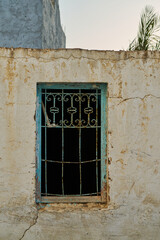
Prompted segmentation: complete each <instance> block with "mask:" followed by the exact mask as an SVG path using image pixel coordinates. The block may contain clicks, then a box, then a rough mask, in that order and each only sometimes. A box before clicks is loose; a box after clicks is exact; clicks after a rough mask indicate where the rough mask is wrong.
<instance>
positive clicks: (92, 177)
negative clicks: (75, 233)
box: [36, 83, 107, 203]
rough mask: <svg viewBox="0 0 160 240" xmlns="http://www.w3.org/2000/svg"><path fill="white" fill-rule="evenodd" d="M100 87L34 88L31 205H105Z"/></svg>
mask: <svg viewBox="0 0 160 240" xmlns="http://www.w3.org/2000/svg"><path fill="white" fill-rule="evenodd" d="M106 93H107V86H106V84H44V83H39V84H38V85H37V110H36V124H37V129H36V133H37V147H36V155H37V173H36V180H37V183H36V184H37V191H36V201H37V202H44V203H48V202H106V194H107V193H106V132H107V131H106V129H107V122H106V106H107V102H106V97H107V94H106Z"/></svg>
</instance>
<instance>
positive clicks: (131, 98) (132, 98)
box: [110, 94, 160, 105]
mask: <svg viewBox="0 0 160 240" xmlns="http://www.w3.org/2000/svg"><path fill="white" fill-rule="evenodd" d="M147 97H154V98H158V99H160V97H159V96H155V95H153V94H147V95H145V96H144V97H130V98H125V99H123V98H120V97H117V98H120V99H123V100H122V101H121V102H119V103H118V104H117V105H120V104H121V103H123V102H126V101H129V100H134V99H139V100H141V101H143V100H144V99H145V98H147ZM110 98H112V97H110Z"/></svg>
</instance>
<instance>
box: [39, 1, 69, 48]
mask: <svg viewBox="0 0 160 240" xmlns="http://www.w3.org/2000/svg"><path fill="white" fill-rule="evenodd" d="M65 46H66V37H65V34H64V32H63V30H62V27H61V22H60V11H59V4H58V0H56V1H53V0H52V1H51V0H43V30H42V48H65Z"/></svg>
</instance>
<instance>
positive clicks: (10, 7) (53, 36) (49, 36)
mask: <svg viewBox="0 0 160 240" xmlns="http://www.w3.org/2000/svg"><path fill="white" fill-rule="evenodd" d="M52 2H53V1H52ZM44 35H45V36H44ZM65 41H66V40H65V34H64V32H63V30H62V27H61V23H60V13H59V5H58V1H57V0H56V1H55V2H54V7H53V4H52V3H51V0H34V1H33V0H27V1H26V0H20V1H19V0H18V1H17V0H14V1H13V0H0V46H1V47H23V48H40V49H41V48H64V47H65Z"/></svg>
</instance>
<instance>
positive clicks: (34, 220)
mask: <svg viewBox="0 0 160 240" xmlns="http://www.w3.org/2000/svg"><path fill="white" fill-rule="evenodd" d="M37 221H38V211H37V216H36V217H35V219H33V223H32V224H31V225H30V226H29V227H28V228H27V229H26V230H25V231H24V233H23V235H22V237H21V238H20V239H19V240H22V239H23V238H24V237H25V235H26V233H27V232H28V231H29V230H30V229H31V228H32V227H33V226H35V225H36V224H37Z"/></svg>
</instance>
